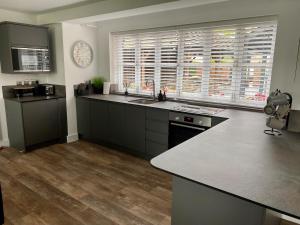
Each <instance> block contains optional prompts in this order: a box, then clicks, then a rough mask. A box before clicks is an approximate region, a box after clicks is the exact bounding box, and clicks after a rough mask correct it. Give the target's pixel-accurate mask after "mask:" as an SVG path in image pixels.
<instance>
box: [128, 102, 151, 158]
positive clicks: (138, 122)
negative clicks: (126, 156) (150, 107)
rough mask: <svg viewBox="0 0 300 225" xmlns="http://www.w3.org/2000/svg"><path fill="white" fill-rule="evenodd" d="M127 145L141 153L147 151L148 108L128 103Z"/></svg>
mask: <svg viewBox="0 0 300 225" xmlns="http://www.w3.org/2000/svg"><path fill="white" fill-rule="evenodd" d="M125 121H126V125H125V128H126V133H125V134H126V147H127V148H129V149H131V150H134V151H137V152H141V153H145V152H146V146H145V145H146V144H145V142H146V110H145V108H143V107H138V106H132V105H126V111H125Z"/></svg>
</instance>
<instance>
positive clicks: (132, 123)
mask: <svg viewBox="0 0 300 225" xmlns="http://www.w3.org/2000/svg"><path fill="white" fill-rule="evenodd" d="M76 104H77V123H78V133H79V137H80V138H83V139H86V140H89V141H92V142H95V143H101V144H108V145H113V146H116V147H120V148H119V149H124V150H126V151H130V152H132V153H136V154H138V155H140V156H143V157H146V158H150V157H154V156H156V155H158V154H161V153H162V152H164V151H166V150H167V149H168V133H169V113H168V111H167V110H160V109H148V108H147V107H144V106H136V105H129V104H122V103H115V102H109V101H102V100H93V99H89V98H85V97H78V98H77V100H76Z"/></svg>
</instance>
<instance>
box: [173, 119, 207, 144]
mask: <svg viewBox="0 0 300 225" xmlns="http://www.w3.org/2000/svg"><path fill="white" fill-rule="evenodd" d="M207 129H208V128H205V127H201V126H195V125H189V124H183V123H178V122H173V121H170V122H169V149H170V148H173V147H175V146H176V145H179V144H181V143H182V142H185V141H187V140H188V139H190V138H192V137H194V136H196V135H198V134H200V133H202V132H204V131H206V130H207Z"/></svg>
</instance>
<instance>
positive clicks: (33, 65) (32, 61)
mask: <svg viewBox="0 0 300 225" xmlns="http://www.w3.org/2000/svg"><path fill="white" fill-rule="evenodd" d="M11 57H12V64H13V71H14V72H17V73H29V72H30V73H32V72H33V73H34V72H39V73H42V72H50V57H49V49H47V48H23V47H22V48H21V47H12V48H11Z"/></svg>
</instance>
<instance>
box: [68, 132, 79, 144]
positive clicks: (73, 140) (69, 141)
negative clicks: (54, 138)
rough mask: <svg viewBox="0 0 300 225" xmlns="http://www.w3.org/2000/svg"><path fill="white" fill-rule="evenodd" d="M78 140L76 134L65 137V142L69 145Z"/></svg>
mask: <svg viewBox="0 0 300 225" xmlns="http://www.w3.org/2000/svg"><path fill="white" fill-rule="evenodd" d="M78 140H79V138H78V134H70V135H68V136H67V142H68V143H71V142H75V141H78Z"/></svg>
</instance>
